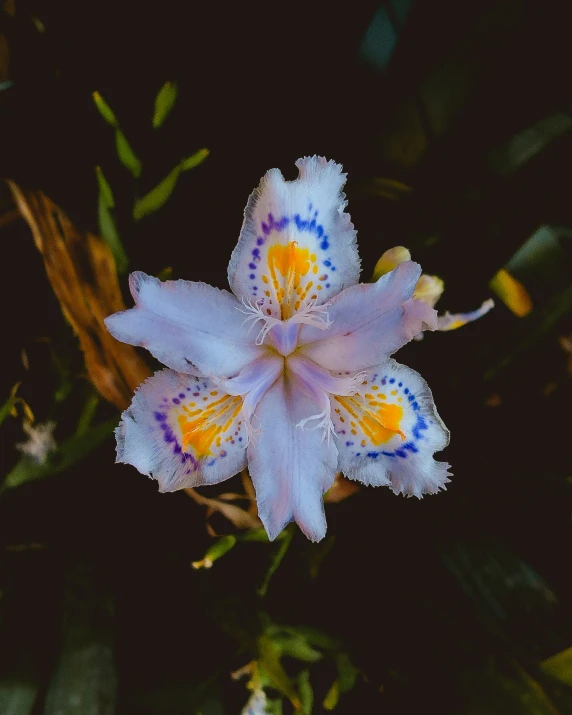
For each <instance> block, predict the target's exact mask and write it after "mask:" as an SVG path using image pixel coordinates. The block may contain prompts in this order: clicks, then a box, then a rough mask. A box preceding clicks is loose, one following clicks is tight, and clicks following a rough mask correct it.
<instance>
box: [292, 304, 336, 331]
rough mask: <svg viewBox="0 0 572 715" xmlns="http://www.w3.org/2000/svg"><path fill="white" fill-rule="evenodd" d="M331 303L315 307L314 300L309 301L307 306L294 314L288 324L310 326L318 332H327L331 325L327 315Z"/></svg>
mask: <svg viewBox="0 0 572 715" xmlns="http://www.w3.org/2000/svg"><path fill="white" fill-rule="evenodd" d="M330 305H331V303H324V304H323V305H316V301H315V300H313V301H312V300H311V301H310V302H309V303H308V304H307V305H305V306H304V307H302V308H300V310H299V311H298V312H297V313H295V314H294V315H293V316H292V317H291V318H290V320H289V321H288V322H291V323H304V325H311V326H312V327H314V328H319V329H320V330H327V329H328V328H329V327H330V325H331V324H332V323H333V321H332V320H330V316H329V315H328V310H327V309H328V307H329V306H330Z"/></svg>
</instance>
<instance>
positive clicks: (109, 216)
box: [97, 191, 129, 274]
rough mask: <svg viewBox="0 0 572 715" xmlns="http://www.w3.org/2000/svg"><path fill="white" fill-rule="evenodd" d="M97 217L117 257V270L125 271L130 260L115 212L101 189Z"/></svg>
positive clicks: (106, 240)
mask: <svg viewBox="0 0 572 715" xmlns="http://www.w3.org/2000/svg"><path fill="white" fill-rule="evenodd" d="M97 217H98V221H99V232H100V233H101V235H102V236H103V238H104V240H105V242H106V243H107V245H108V246H109V248H110V249H111V253H112V254H113V258H115V265H116V266H117V272H118V273H120V274H121V273H125V271H126V270H127V265H128V262H129V261H128V258H127V254H126V253H125V249H124V248H123V244H122V243H121V238H120V237H119V232H118V230H117V226H116V225H115V219H114V217H113V213H112V212H111V209H110V208H109V207H108V206H107V204H106V201H105V198H104V197H103V194H102V192H101V191H100V192H99V199H98V202H97Z"/></svg>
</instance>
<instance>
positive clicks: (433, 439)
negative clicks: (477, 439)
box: [331, 360, 449, 497]
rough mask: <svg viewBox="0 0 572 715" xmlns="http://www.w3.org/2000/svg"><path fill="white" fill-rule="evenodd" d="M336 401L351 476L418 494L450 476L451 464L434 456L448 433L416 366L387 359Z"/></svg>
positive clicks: (342, 458)
mask: <svg viewBox="0 0 572 715" xmlns="http://www.w3.org/2000/svg"><path fill="white" fill-rule="evenodd" d="M331 404H332V419H333V422H334V426H335V431H336V435H337V436H338V437H339V441H338V451H339V469H341V471H342V472H343V473H344V474H345V475H346V477H349V478H350V479H357V480H358V481H360V482H363V483H364V484H369V485H373V486H379V485H387V486H390V487H391V489H392V490H393V491H394V492H395V493H396V494H406V495H412V496H417V497H421V496H422V495H423V494H434V493H435V492H437V491H439V489H442V488H444V484H445V483H446V482H447V481H449V480H448V479H447V477H448V476H449V474H448V472H447V469H448V467H449V465H448V464H446V463H444V462H436V461H435V460H434V459H433V454H434V453H435V452H438V451H440V450H442V449H444V448H445V447H446V446H447V444H448V442H449V432H448V431H447V429H446V427H445V425H444V424H443V422H442V421H441V418H440V417H439V415H438V414H437V410H436V409H435V405H434V403H433V397H432V395H431V391H430V390H429V387H428V386H427V383H426V382H425V380H423V378H422V377H421V375H419V373H417V372H415V370H411V369H410V368H408V367H405V366H404V365H400V364H399V363H397V362H395V361H394V360H388V361H387V362H386V363H385V364H383V365H379V366H378V367H376V368H375V369H374V370H371V371H370V372H369V375H368V376H367V378H364V380H363V382H362V385H361V386H360V389H359V393H358V394H356V395H353V396H351V397H332V398H331Z"/></svg>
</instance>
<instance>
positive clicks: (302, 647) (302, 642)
mask: <svg viewBox="0 0 572 715" xmlns="http://www.w3.org/2000/svg"><path fill="white" fill-rule="evenodd" d="M266 632H267V634H268V636H269V637H270V638H271V639H272V642H273V643H274V645H276V646H277V647H278V649H279V650H280V653H281V654H282V655H289V656H290V657H291V658H296V659H297V660H302V661H304V662H305V663H315V662H316V661H318V660H320V659H321V658H322V654H321V653H320V651H318V650H316V649H315V648H312V646H311V645H310V644H309V643H308V641H307V640H306V639H305V638H304V637H303V636H302V635H300V634H299V633H296V632H295V630H294V629H288V632H287V633H286V632H284V631H282V630H281V629H280V628H276V629H273V628H269V629H268V630H267V631H266Z"/></svg>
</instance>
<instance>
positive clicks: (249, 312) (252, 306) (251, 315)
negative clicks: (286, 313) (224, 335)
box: [237, 297, 282, 345]
mask: <svg viewBox="0 0 572 715" xmlns="http://www.w3.org/2000/svg"><path fill="white" fill-rule="evenodd" d="M242 304H243V305H244V307H245V308H246V310H241V309H240V308H238V307H237V310H238V311H239V312H241V313H243V314H244V315H246V316H247V317H246V318H245V319H244V322H243V323H242V324H243V325H244V323H248V321H249V320H252V325H251V326H250V328H249V330H248V332H250V330H251V329H252V326H253V325H254V324H255V323H257V322H258V321H259V320H262V322H263V323H264V325H263V326H262V328H261V329H260V331H259V333H258V335H257V336H256V340H255V341H254V342H255V343H256V345H262V343H263V342H264V338H265V337H266V335H267V334H268V331H269V330H272V328H273V327H274V326H275V325H278V324H279V323H281V322H282V321H281V320H278V318H273V317H272V316H271V315H264V313H263V312H262V306H261V305H259V303H258V302H257V301H256V302H254V300H253V299H252V298H250V299H249V300H248V302H247V301H246V300H245V299H244V297H243V298H242Z"/></svg>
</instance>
